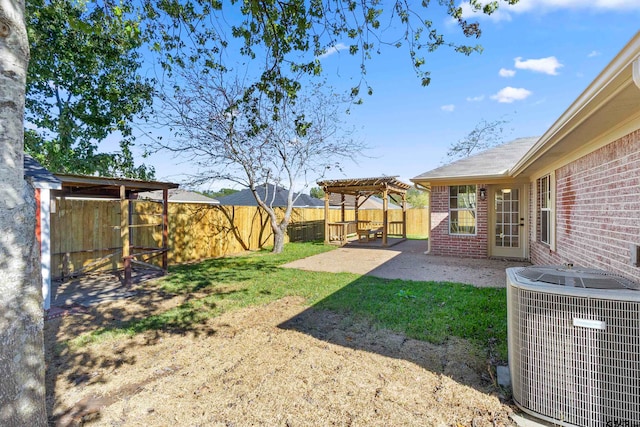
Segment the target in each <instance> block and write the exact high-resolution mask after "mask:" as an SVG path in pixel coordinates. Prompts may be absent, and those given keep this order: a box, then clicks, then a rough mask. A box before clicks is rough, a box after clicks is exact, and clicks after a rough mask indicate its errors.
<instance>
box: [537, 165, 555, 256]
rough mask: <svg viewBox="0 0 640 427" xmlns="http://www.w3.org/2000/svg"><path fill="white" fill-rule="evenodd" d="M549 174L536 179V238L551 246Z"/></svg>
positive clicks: (551, 208)
mask: <svg viewBox="0 0 640 427" xmlns="http://www.w3.org/2000/svg"><path fill="white" fill-rule="evenodd" d="M551 178H552V177H551V175H545V176H543V177H541V178H539V179H538V181H537V187H538V188H537V194H538V200H537V205H538V224H537V225H538V240H539V241H540V242H542V243H544V244H546V245H549V246H551V243H552V237H553V233H552V229H553V186H552V179H551Z"/></svg>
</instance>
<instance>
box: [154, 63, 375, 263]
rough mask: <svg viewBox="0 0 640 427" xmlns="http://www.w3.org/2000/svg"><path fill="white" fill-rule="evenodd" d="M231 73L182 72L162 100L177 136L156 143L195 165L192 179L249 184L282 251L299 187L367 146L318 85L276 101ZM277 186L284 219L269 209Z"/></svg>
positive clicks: (332, 97)
mask: <svg viewBox="0 0 640 427" xmlns="http://www.w3.org/2000/svg"><path fill="white" fill-rule="evenodd" d="M228 76H229V73H228V72H226V71H225V72H219V73H213V72H209V73H206V72H205V73H202V72H197V71H195V70H191V71H189V72H185V73H183V75H182V77H183V80H182V81H181V85H180V86H178V85H174V86H173V89H172V93H171V94H170V95H165V96H164V97H163V101H164V107H163V111H164V112H165V113H168V115H167V116H165V117H164V118H163V122H164V123H167V124H168V125H169V126H170V127H171V128H172V129H173V130H174V133H175V138H174V139H172V140H171V141H168V142H167V141H159V143H158V144H156V146H159V147H160V148H162V149H165V150H170V151H173V152H176V153H180V155H182V156H186V157H187V158H188V161H189V162H191V163H192V164H193V165H194V166H195V167H197V169H198V172H197V176H195V177H194V179H193V180H192V183H194V184H202V183H204V182H212V181H218V180H224V181H231V182H234V183H237V184H240V185H242V186H244V187H248V188H249V189H250V190H251V192H252V193H253V196H254V198H255V200H256V202H257V204H258V205H259V206H260V207H261V208H262V209H264V210H265V211H266V212H267V214H268V216H269V223H270V225H271V229H272V231H273V234H274V246H273V252H275V253H279V252H281V251H282V249H283V247H284V239H285V234H286V230H287V227H288V225H289V221H290V218H291V212H292V209H293V206H294V203H295V201H296V200H297V198H298V197H299V195H300V194H302V190H304V189H305V188H307V187H308V186H309V185H310V183H313V182H315V181H316V180H318V179H320V178H322V177H323V176H324V174H325V173H326V172H327V171H328V170H332V169H336V168H337V169H339V168H340V161H341V160H343V159H347V158H350V157H353V156H354V155H356V154H357V153H360V152H361V151H362V150H363V149H364V148H365V146H364V145H363V144H362V143H359V142H356V141H354V140H353V139H352V138H351V133H350V132H348V131H346V130H345V129H344V128H343V127H342V122H341V120H340V112H341V111H343V110H342V106H343V101H342V99H341V98H340V97H339V96H337V95H334V94H332V93H330V92H328V91H327V90H326V89H325V90H323V88H322V86H321V85H311V86H309V87H310V89H309V90H305V89H303V88H301V89H300V90H298V91H296V92H295V94H294V93H292V94H285V95H284V96H282V97H279V98H278V99H275V98H274V97H271V96H266V95H264V94H263V92H262V91H261V90H260V88H259V87H257V85H253V86H252V85H245V84H244V83H243V82H242V81H240V80H238V79H234V80H233V81H231V82H227V81H226V78H227V77H228ZM278 187H280V188H281V187H285V188H287V189H288V190H289V191H288V199H287V204H286V207H285V208H284V214H283V215H281V216H279V215H278V214H277V212H276V210H275V209H274V206H273V196H274V192H275V191H277V188H278ZM296 193H297V195H296Z"/></svg>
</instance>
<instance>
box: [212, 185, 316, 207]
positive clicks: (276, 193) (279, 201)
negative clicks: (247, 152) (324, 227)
mask: <svg viewBox="0 0 640 427" xmlns="http://www.w3.org/2000/svg"><path fill="white" fill-rule="evenodd" d="M256 191H257V193H258V195H259V196H260V198H261V199H262V200H264V201H265V203H266V204H267V205H270V206H273V207H286V206H287V196H288V195H289V190H287V189H286V188H283V187H278V186H275V185H273V184H269V185H268V186H267V188H266V189H265V186H264V185H261V186H259V187H257V188H256ZM293 196H294V198H295V197H296V196H298V193H294V195H293ZM218 201H219V202H220V204H221V205H223V206H258V202H256V199H255V198H254V197H253V193H251V190H250V189H248V188H245V189H244V190H241V191H238V192H237V193H233V194H230V195H228V196H224V197H220V198H218ZM293 206H294V207H296V208H303V207H323V206H324V201H322V200H320V199H316V198H314V197H311V196H309V195H308V194H304V193H303V194H299V197H298V199H297V200H296V202H295V203H294V205H293Z"/></svg>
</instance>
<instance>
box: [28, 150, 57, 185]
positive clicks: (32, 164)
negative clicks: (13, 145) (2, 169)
mask: <svg viewBox="0 0 640 427" xmlns="http://www.w3.org/2000/svg"><path fill="white" fill-rule="evenodd" d="M24 176H25V178H29V179H31V180H32V181H33V185H34V186H35V187H36V188H48V189H51V190H59V189H60V188H62V182H61V181H60V180H59V179H58V178H56V177H55V176H54V175H53V174H52V173H51V172H49V171H48V170H47V169H45V168H44V166H42V165H41V164H40V163H38V161H37V160H35V159H34V158H33V157H31V156H30V155H28V154H25V155H24Z"/></svg>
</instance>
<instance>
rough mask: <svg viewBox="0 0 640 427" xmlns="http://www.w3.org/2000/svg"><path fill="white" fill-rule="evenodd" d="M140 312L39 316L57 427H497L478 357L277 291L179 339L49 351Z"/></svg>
mask: <svg viewBox="0 0 640 427" xmlns="http://www.w3.org/2000/svg"><path fill="white" fill-rule="evenodd" d="M136 309H144V308H143V307H139V306H138V304H135V303H132V302H131V301H126V300H123V301H119V302H113V303H110V304H104V305H102V306H100V308H99V309H96V308H92V309H90V310H89V313H87V314H81V315H74V316H67V317H62V318H58V319H54V320H51V321H48V322H47V324H46V334H47V350H48V351H47V365H48V366H47V392H48V396H47V404H48V410H49V414H50V415H51V418H50V419H51V423H52V424H53V425H60V426H72V425H82V424H83V423H85V422H87V423H88V424H90V425H104V426H169V425H176V426H248V425H266V426H280V425H282V426H327V425H338V426H391V425H393V426H400V425H404V426H418V425H419V426H456V427H458V426H506V425H513V422H512V421H511V419H510V414H511V409H510V407H509V406H507V405H505V404H502V403H501V401H500V399H499V394H498V390H497V389H496V388H495V387H494V385H493V380H492V375H493V374H492V373H491V371H490V370H489V369H490V368H489V366H488V364H487V362H486V360H484V359H483V357H481V356H480V355H477V354H475V352H474V350H473V348H472V347H471V346H470V345H469V344H467V343H465V342H464V341H461V340H450V341H449V342H447V343H446V344H445V345H442V346H435V345H432V344H429V343H425V342H422V341H416V340H412V339H407V338H405V337H404V336H401V335H398V334H395V333H392V332H389V331H384V330H376V329H375V328H372V327H371V325H368V324H362V323H354V322H352V321H351V319H344V318H342V317H341V316H338V315H336V314H334V313H330V312H321V311H320V312H318V311H315V310H313V309H309V308H308V307H305V305H304V304H303V300H301V299H298V298H285V299H282V300H279V301H276V302H274V303H271V304H269V305H266V306H262V307H254V308H249V309H245V310H242V311H239V312H235V313H228V314H225V315H223V316H221V317H219V318H216V319H214V320H211V321H210V322H208V323H207V324H205V325H201V326H200V327H198V328H197V329H195V330H193V331H191V332H189V333H187V334H173V333H170V332H162V333H158V332H148V333H145V334H141V335H138V336H135V337H134V338H121V339H118V340H115V341H112V340H110V341H106V342H103V343H100V344H94V345H91V346H88V347H85V348H82V349H81V350H77V351H75V352H71V351H69V350H67V349H63V350H61V351H60V350H58V352H59V353H60V354H58V355H57V356H55V357H54V352H55V351H54V349H55V335H58V337H60V338H65V337H70V336H73V335H75V331H82V330H88V329H91V328H95V327H99V325H98V322H99V319H100V318H108V317H111V316H112V315H114V314H115V313H117V314H118V315H119V316H122V315H123V314H125V313H129V312H132V311H134V310H136Z"/></svg>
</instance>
